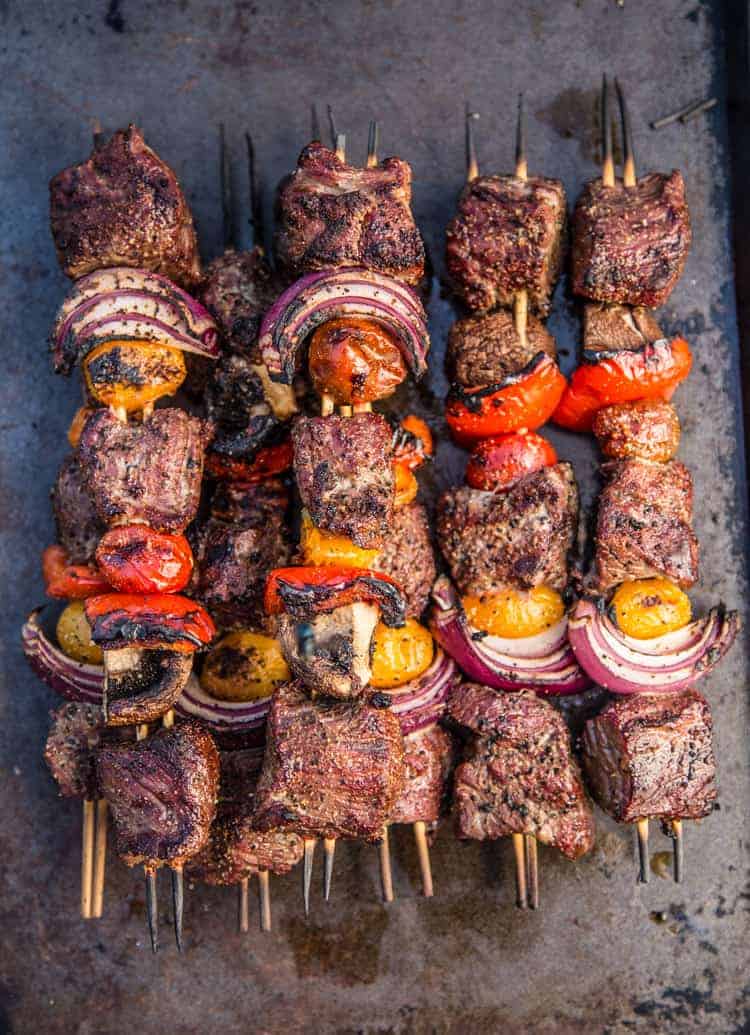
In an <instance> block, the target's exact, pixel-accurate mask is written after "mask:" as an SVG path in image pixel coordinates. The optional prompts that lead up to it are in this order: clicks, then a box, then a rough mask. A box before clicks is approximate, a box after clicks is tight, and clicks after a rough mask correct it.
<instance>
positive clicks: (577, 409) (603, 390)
mask: <svg viewBox="0 0 750 1035" xmlns="http://www.w3.org/2000/svg"><path fill="white" fill-rule="evenodd" d="M692 363H693V357H692V356H691V354H690V346H689V345H688V343H687V342H686V341H685V339H684V338H672V339H671V340H669V341H668V340H667V339H665V338H663V339H661V340H660V341H655V342H650V343H649V344H647V345H644V346H643V347H642V348H640V349H633V350H631V349H627V350H626V349H623V350H622V351H619V350H618V351H614V350H613V351H612V352H596V353H592V354H590V356H589V357H587V356H586V354H584V362H583V363H582V364H581V366H579V367H578V369H577V370H576V371H575V373H574V374H573V376H572V378H571V379H570V384H569V385H568V387H567V388H566V390H565V393H564V394H563V397H562V399H561V401H560V405H559V406H558V407H557V409H556V410H555V412H554V414H553V415H552V420H553V421H554V422H555V424H559V425H560V426H561V427H563V428H569V429H570V430H571V431H590V430H591V425H592V422H593V420H594V417H595V416H596V413H597V411H598V410H600V409H601V408H602V407H603V406H609V405H610V404H611V403H622V402H636V401H637V400H638V399H665V400H669V399H671V398H672V395H673V393H674V390H675V388H677V385H678V384H679V383H680V382H681V381H684V380H685V378H686V377H687V376H688V374H689V373H690V367H691V366H692Z"/></svg>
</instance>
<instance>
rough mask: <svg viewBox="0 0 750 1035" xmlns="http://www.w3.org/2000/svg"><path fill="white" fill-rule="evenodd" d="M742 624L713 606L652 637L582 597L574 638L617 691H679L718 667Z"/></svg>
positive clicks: (597, 674) (589, 668) (601, 681)
mask: <svg viewBox="0 0 750 1035" xmlns="http://www.w3.org/2000/svg"><path fill="white" fill-rule="evenodd" d="M739 628H740V618H739V615H738V614H737V612H736V611H725V609H724V607H723V606H718V607H714V608H712V609H711V610H710V611H709V612H708V614H707V615H705V616H704V617H703V618H698V619H696V620H695V621H694V622H690V624H689V625H686V626H685V627H684V628H682V629H678V630H677V631H676V632H671V633H667V634H666V635H664V636H657V637H654V638H653V639H651V640H638V639H636V638H635V637H633V636H626V635H625V634H624V633H623V632H621V631H620V630H619V629H618V628H617V626H616V625H615V624H614V622H613V621H612V620H611V619H610V618H609V617H608V616H607V614H606V613H605V612H604V611H602V610H601V609H600V608H598V607H597V606H596V604H595V603H593V602H592V601H590V600H579V602H578V604H577V605H576V607H575V610H574V611H573V614H572V616H571V619H570V622H569V626H568V636H569V638H570V644H571V647H572V648H573V650H574V651H575V655H576V657H577V658H578V661H579V663H580V665H581V667H582V668H584V669H585V670H586V672H588V674H589V676H590V677H591V679H592V680H593V681H594V682H595V683H597V684H598V685H599V686H601V687H603V688H604V689H605V690H609V691H611V692H612V693H613V694H637V693H644V692H647V693H674V692H676V691H678V690H685V689H687V688H688V687H692V686H693V684H694V683H696V682H697V681H698V680H699V679H702V678H703V676H705V675H708V673H709V672H712V671H713V669H714V668H716V666H717V665H718V663H719V661H721V659H722V658H723V657H724V655H725V654H726V653H727V651H728V650H729V648H730V647H731V646H732V644H733V643H734V640H735V637H736V635H737V632H738V631H739Z"/></svg>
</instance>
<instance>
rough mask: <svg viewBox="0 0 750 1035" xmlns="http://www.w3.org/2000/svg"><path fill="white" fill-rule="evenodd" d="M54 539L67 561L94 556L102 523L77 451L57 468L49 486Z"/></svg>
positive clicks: (79, 561) (84, 561) (78, 561)
mask: <svg viewBox="0 0 750 1035" xmlns="http://www.w3.org/2000/svg"><path fill="white" fill-rule="evenodd" d="M52 506H53V508H54V511H55V525H56V528H57V541H58V543H59V544H60V546H62V548H63V550H65V553H66V554H67V557H68V560H69V561H70V563H71V564H88V563H89V561H92V560H93V558H94V553H95V552H96V547H97V545H98V543H99V540H100V539H101V537H102V536H103V535H104V533H105V531H106V525H105V524H104V523H103V522H102V521H101V520H100V519H99V515H98V514H97V513H96V507H95V506H94V500H93V497H92V495H91V492H90V491H89V487H88V485H87V483H86V479H85V477H84V472H83V469H82V467H81V463H80V461H79V458H78V454H77V453H72V454H71V455H70V456H69V457H68V458H67V459H66V460H64V461H63V465H62V467H61V468H60V473H59V474H58V476H57V481H56V482H55V484H54V487H53V489H52Z"/></svg>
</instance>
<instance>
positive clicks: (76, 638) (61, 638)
mask: <svg viewBox="0 0 750 1035" xmlns="http://www.w3.org/2000/svg"><path fill="white" fill-rule="evenodd" d="M85 603H86V601H85V600H72V601H71V602H70V603H69V604H68V606H67V607H66V608H65V610H64V611H63V612H62V614H61V615H60V617H59V618H58V619H57V642H58V644H59V646H60V650H62V651H63V652H64V653H65V654H67V655H68V657H69V658H73V660H74V661H81V662H83V663H84V664H85V665H101V664H103V662H104V659H103V657H102V649H101V647H99V646H98V645H97V644H96V643H94V642H93V641H92V639H91V626H90V625H89V623H88V619H87V618H86V612H85V611H84V610H83V607H84V604H85Z"/></svg>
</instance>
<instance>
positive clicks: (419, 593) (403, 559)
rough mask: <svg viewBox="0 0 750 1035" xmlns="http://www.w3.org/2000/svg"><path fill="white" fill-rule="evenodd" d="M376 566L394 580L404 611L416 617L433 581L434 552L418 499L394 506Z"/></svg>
mask: <svg viewBox="0 0 750 1035" xmlns="http://www.w3.org/2000/svg"><path fill="white" fill-rule="evenodd" d="M376 568H377V570H378V571H382V572H384V573H385V574H386V575H390V577H391V578H392V579H393V580H394V582H397V583H398V585H399V586H400V587H401V590H402V592H403V594H404V596H405V597H406V606H407V611H406V614H407V616H408V617H410V618H419V616H420V615H421V614H422V612H423V611H424V609H425V607H426V606H427V601H428V600H429V598H430V590H431V589H432V584H433V582H434V581H435V574H436V572H435V554H434V552H433V549H432V540H431V538H430V525H429V522H428V521H427V511H426V510H425V508H424V506H423V505H422V504H421V503H416V502H415V503H408V504H407V505H406V506H405V507H396V509H395V510H394V512H393V525H392V526H391V531H390V533H389V535H388V538H387V539H386V541H385V546H384V547H383V549H382V552H381V554H380V557H379V558H378V561H377V564H376Z"/></svg>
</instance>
